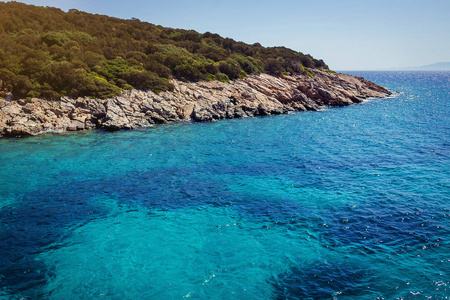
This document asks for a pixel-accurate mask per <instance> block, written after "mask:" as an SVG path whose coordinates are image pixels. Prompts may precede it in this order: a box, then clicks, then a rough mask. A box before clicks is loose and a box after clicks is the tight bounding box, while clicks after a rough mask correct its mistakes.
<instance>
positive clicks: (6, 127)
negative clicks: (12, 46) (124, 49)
mask: <svg viewBox="0 0 450 300" xmlns="http://www.w3.org/2000/svg"><path fill="white" fill-rule="evenodd" d="M313 75H314V78H310V77H308V76H306V75H295V76H281V77H274V76H271V75H268V74H261V75H254V76H248V77H247V78H245V79H239V80H236V81H233V82H231V83H223V82H218V81H214V82H197V83H186V82H181V81H176V80H173V84H174V85H175V89H174V91H172V92H162V93H160V94H158V95H157V94H155V93H153V92H151V91H139V90H131V91H125V92H124V93H123V94H121V95H120V96H117V97H114V98H110V99H106V100H101V99H90V98H87V97H86V98H78V99H70V98H62V99H61V100H60V101H50V100H44V99H35V98H34V99H31V100H29V101H27V100H24V99H21V100H17V101H16V100H13V101H7V100H1V99H0V136H3V137H17V136H32V135H37V134H40V133H44V132H65V131H77V130H87V129H94V128H100V129H106V130H119V129H133V128H138V127H145V126H152V125H154V124H163V123H172V122H191V121H194V122H205V121H214V120H220V119H230V118H244V117H253V116H268V115H278V114H285V113H288V112H291V111H306V110H318V109H320V108H321V107H322V106H347V105H350V104H354V103H360V102H361V101H362V100H363V99H366V98H369V97H377V98H380V97H386V96H388V95H389V94H390V92H389V91H387V90H386V89H384V88H383V87H380V86H378V85H376V84H374V83H372V82H369V81H366V80H365V79H363V78H360V77H355V76H350V75H346V74H341V73H336V74H331V73H328V72H324V71H320V70H313Z"/></svg>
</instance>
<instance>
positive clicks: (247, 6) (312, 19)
mask: <svg viewBox="0 0 450 300" xmlns="http://www.w3.org/2000/svg"><path fill="white" fill-rule="evenodd" d="M20 2H24V3H28V4H34V5H41V6H53V7H59V8H61V9H63V10H65V11H67V10H68V9H70V8H76V9H79V10H82V11H86V12H90V13H97V14H104V15H109V16H114V17H119V18H125V19H130V18H132V17H135V18H138V19H140V20H141V21H148V22H150V23H154V24H157V25H162V26H166V27H174V28H183V29H194V30H196V31H198V32H201V33H203V32H206V31H210V32H213V33H218V34H220V35H221V36H224V37H231V38H233V39H235V40H238V41H243V42H246V43H255V42H259V43H261V44H262V45H263V46H286V47H289V48H291V49H294V50H297V51H301V52H303V53H309V54H311V55H312V56H313V57H315V58H321V59H323V60H324V61H325V62H326V63H327V64H328V65H329V66H330V68H331V69H334V70H378V69H389V68H397V67H408V66H422V65H427V64H432V63H436V62H444V61H450V50H449V49H450V17H449V15H450V0H426V1H425V0H420V1H419V0H377V1H367V0H308V1H304V0H297V1H295V0H278V1H273V0H272V1H267V0H259V1H254V0H250V1H245V0H228V1H222V0H216V1H207V0H193V1H181V0H159V1H154V0H147V1H143V0H128V1H123V0H120V1H119V0H109V1H105V0H76V1H75V0H27V1H20Z"/></svg>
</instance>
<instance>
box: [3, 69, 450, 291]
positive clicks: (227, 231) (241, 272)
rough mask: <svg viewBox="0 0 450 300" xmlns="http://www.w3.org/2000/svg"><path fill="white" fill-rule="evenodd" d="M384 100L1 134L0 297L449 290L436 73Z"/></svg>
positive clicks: (442, 83) (444, 127) (400, 84)
mask: <svg viewBox="0 0 450 300" xmlns="http://www.w3.org/2000/svg"><path fill="white" fill-rule="evenodd" d="M347 73H349V74H352V75H356V76H361V77H364V78H365V79H368V80H371V81H373V82H375V83H377V84H380V85H382V86H384V87H386V88H388V89H389V90H390V91H391V92H392V93H393V94H392V96H390V97H388V98H384V99H368V100H367V101H365V102H364V103H361V104H357V105H352V106H349V107H341V108H324V109H323V110H321V111H316V112H312V111H311V112H298V113H292V114H288V115H281V116H269V117H260V118H245V119H233V120H223V121H217V122H211V123H192V124H188V123H183V124H171V125H160V126H154V127H151V128H144V129H139V130H129V131H117V132H106V131H87V132H78V133H66V134H43V135H39V136H36V137H30V138H21V139H15V138H5V139H1V140H0V299H121V300H123V299H184V298H191V299H245V300H249V299H450V72H444V71H442V72H397V71H390V72H375V71H373V72H347Z"/></svg>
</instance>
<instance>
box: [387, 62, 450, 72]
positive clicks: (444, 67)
mask: <svg viewBox="0 0 450 300" xmlns="http://www.w3.org/2000/svg"><path fill="white" fill-rule="evenodd" d="M392 70H399V71H401V70H407V71H450V62H439V63H435V64H431V65H426V66H420V67H405V68H395V69H392Z"/></svg>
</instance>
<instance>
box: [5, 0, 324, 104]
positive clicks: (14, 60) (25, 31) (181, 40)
mask: <svg viewBox="0 0 450 300" xmlns="http://www.w3.org/2000/svg"><path fill="white" fill-rule="evenodd" d="M310 68H321V69H325V70H327V69H328V66H327V65H326V64H325V63H324V62H323V61H322V60H317V59H314V58H313V57H311V56H310V55H305V54H303V53H301V52H296V51H293V50H291V49H288V48H285V47H270V48H269V47H263V46H261V45H260V44H258V43H256V44H253V45H249V44H246V43H243V42H237V41H235V40H233V39H230V38H223V37H221V36H219V35H218V34H214V33H210V32H206V33H203V34H201V33H198V32H196V31H193V30H181V29H172V28H166V27H162V26H157V25H153V24H150V23H147V22H141V21H140V20H138V19H131V20H123V19H118V18H113V17H108V16H104V15H96V14H89V13H86V12H82V11H78V10H76V9H71V10H69V11H68V12H67V13H66V12H64V11H62V10H60V9H57V8H52V7H38V6H32V5H26V4H22V3H19V2H8V3H4V2H0V97H4V96H5V95H6V93H12V94H13V95H14V97H15V98H27V97H40V98H46V99H53V100H57V99H60V97H62V96H70V97H81V96H89V97H95V98H107V97H111V96H114V95H118V94H119V93H120V92H121V91H122V90H123V89H132V88H136V89H141V90H152V91H154V92H156V93H158V92H160V91H166V90H172V89H173V84H171V83H170V81H169V79H171V78H176V79H179V80H183V81H201V80H220V81H229V80H234V79H237V78H244V77H246V76H247V75H250V74H259V73H263V72H264V73H270V74H274V75H281V74H300V73H304V74H309V75H310V76H311V73H310V71H309V69H310Z"/></svg>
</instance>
